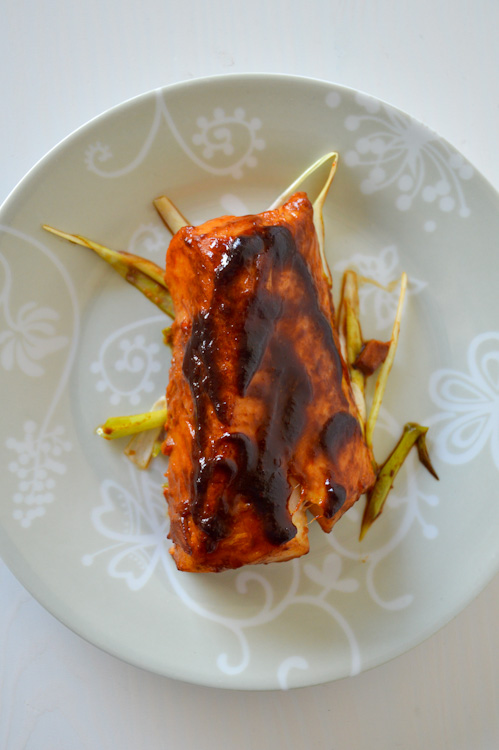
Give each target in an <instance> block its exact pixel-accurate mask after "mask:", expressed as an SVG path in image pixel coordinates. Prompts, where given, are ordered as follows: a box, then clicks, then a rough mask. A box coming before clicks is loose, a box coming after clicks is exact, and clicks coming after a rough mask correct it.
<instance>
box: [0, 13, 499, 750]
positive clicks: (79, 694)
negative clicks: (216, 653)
mask: <svg viewBox="0 0 499 750" xmlns="http://www.w3.org/2000/svg"><path fill="white" fill-rule="evenodd" d="M498 28H499V3H497V0H478V2H476V3H471V2H470V1H469V0H440V1H439V2H435V0H403V1H402V2H395V1H394V0H378V1H377V0H373V2H366V1H365V0H364V1H362V0H351V1H350V2H348V1H347V0H310V2H308V3H305V2H301V1H299V0H287V1H285V0H252V2H245V3H242V2H238V1H237V0H232V2H230V1H229V0H211V2H209V3H208V2H203V0H185V1H184V2H183V3H177V2H173V0H143V1H142V2H140V3H139V2H133V0H86V1H85V2H66V1H65V0H46V2H35V0H17V2H15V3H14V2H10V3H4V5H3V12H2V24H1V29H2V45H1V46H0V70H1V77H0V80H1V82H2V87H1V91H2V94H3V102H2V116H1V117H0V143H1V153H2V169H1V170H0V199H3V198H4V197H6V196H7V194H8V192H9V191H10V190H11V189H12V188H13V187H14V186H15V184H16V183H17V182H18V180H20V179H21V177H22V176H23V175H24V174H25V172H26V171H27V170H28V169H29V168H30V167H31V166H32V165H33V164H34V163H35V162H36V161H37V160H38V159H39V158H40V157H41V156H42V155H43V154H44V153H45V152H46V151H47V150H48V149H49V148H51V147H52V146H53V145H54V144H55V143H57V142H58V141H59V140H60V139H61V138H63V137H64V136H65V135H67V134H68V133H69V132H71V131H72V130H73V129H75V128H76V127H78V126H79V125H81V124H82V123H84V122H86V121H87V120H89V119H90V118H92V117H94V116H95V115H97V114H99V113H101V112H102V111H104V110H106V109H108V108H109V107H110V106H113V105H115V104H118V103H119V102H121V101H123V100H124V99H128V98H130V97H133V96H135V95H137V94H140V93H142V92H143V91H147V90H150V89H153V88H156V87H160V86H163V85H166V84H169V83H173V82H176V81H181V80H185V79H188V78H193V77H198V76H205V75H211V74H219V73H237V72H246V71H251V72H263V71H266V72H279V73H292V74H298V75H306V76H312V77H317V78H323V79H327V80H330V81H334V82H337V83H341V84H344V85H347V86H352V87H354V88H357V89H361V90H363V91H366V92H368V93H370V94H372V95H374V96H376V97H379V98H381V99H383V100H385V101H388V102H390V103H392V104H394V105H396V106H398V107H400V108H401V109H404V110H406V111H407V112H409V113H411V114H412V115H413V116H415V117H416V118H417V119H419V120H421V121H423V122H425V123H426V124H428V125H429V126H430V127H431V128H433V129H434V130H436V131H437V132H439V133H440V134H441V135H443V136H444V137H445V138H446V139H447V140H449V141H450V142H451V143H452V144H453V145H454V146H456V147H457V148H458V149H459V150H460V151H462V152H463V154H464V155H465V156H466V157H468V158H469V159H470V160H471V161H472V162H473V163H474V165H475V166H476V167H477V168H478V169H479V170H480V171H481V172H482V173H483V174H484V175H485V177H487V178H488V180H489V181H490V182H491V183H492V184H493V185H494V186H495V187H496V188H497V187H498V186H499V147H498V135H499V44H498V42H497V32H498ZM498 478H499V476H498ZM471 522H472V517H471ZM498 621H499V579H498V578H496V579H495V581H493V582H492V583H491V584H490V585H489V586H488V588H487V589H486V590H485V591H484V592H483V593H481V594H480V595H479V596H478V598H477V599H476V600H475V601H474V602H473V603H471V604H470V605H469V606H468V607H467V609H466V610H465V611H464V612H462V613H461V614H460V615H459V616H458V617H457V618H456V619H455V620H454V621H453V622H451V623H450V624H449V625H447V626H446V627H445V628H444V629H443V630H442V631H441V632H439V633H438V634H436V635H435V636H433V637H432V638H430V639H429V640H428V641H426V642H425V643H423V644H422V645H420V646H419V647H417V648H416V649H414V650H413V651H411V652H409V653H407V654H405V655H403V656H401V657H399V658H398V659H396V660H394V661H393V662H391V663H388V664H386V665H384V666H382V667H379V668H377V669H374V670H372V671H370V672H368V673H366V674H362V675H360V676H358V677H355V678H351V679H346V680H342V681H340V682H337V683H333V684H330V685H323V686H318V687H315V688H307V689H303V690H296V691H291V692H288V693H280V692H270V693H263V692H262V693H238V692H228V691H221V690H215V689H208V688H201V687H196V686H191V685H186V684H182V683H177V682H174V681H172V680H168V679H165V678H161V677H158V676H155V675H152V674H148V673H146V672H143V671H141V670H139V669H136V668H134V667H131V666H128V665H127V664H124V663H121V662H119V661H118V660H116V659H114V658H112V657H111V656H108V655H107V654H105V653H102V652H100V651H98V650H97V649H96V648H95V647H93V646H92V645H89V644H87V643H85V642H84V641H82V640H81V639H80V638H79V637H77V636H76V635H74V634H73V633H71V632H70V631H69V630H67V629H66V628H65V627H64V626H63V625H61V624H60V623H58V622H57V621H56V620H55V619H54V618H53V617H52V616H51V615H50V614H48V613H47V612H46V611H45V610H44V609H43V608H42V607H41V606H40V605H39V604H38V603H37V602H36V601H35V600H34V599H33V598H32V597H31V596H30V595H29V594H27V593H26V592H25V591H24V589H23V588H22V587H21V586H20V584H19V583H18V582H17V581H16V580H15V578H14V577H13V576H12V574H11V573H10V572H9V571H8V569H7V568H6V567H5V566H4V565H2V564H1V563H0V748H2V750H18V749H19V748H29V750H59V749H60V750H80V748H81V749H82V750H83V748H85V750H97V749H100V748H112V749H113V750H114V749H115V748H120V750H132V749H133V750H137V749H138V748H170V747H178V748H186V749H188V750H190V748H203V750H210V749H211V748H213V749H214V748H217V750H218V748H220V747H227V748H237V750H246V749H247V748H258V749H262V750H265V749H266V748H283V747H286V748H289V749H290V750H294V748H300V750H301V749H302V748H304V747H310V748H314V750H315V749H316V748H317V750H333V749H334V750H336V749H337V748H349V749H350V748H352V749H354V750H357V749H359V750H364V749H365V750H389V749H391V748H403V750H412V749H413V748H414V750H416V748H417V749H419V748H425V747H428V748H437V749H439V750H440V749H441V748H452V750H493V749H494V748H497V747H499V627H498V625H497V623H498Z"/></svg>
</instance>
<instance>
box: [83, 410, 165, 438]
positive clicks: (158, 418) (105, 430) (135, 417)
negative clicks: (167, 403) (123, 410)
mask: <svg viewBox="0 0 499 750" xmlns="http://www.w3.org/2000/svg"><path fill="white" fill-rule="evenodd" d="M165 422H166V408H164V409H159V410H157V411H148V412H145V413H144V414H132V415H131V416H127V417H110V418H109V419H108V420H106V421H105V422H104V424H102V425H100V427H97V430H96V432H97V435H100V437H103V438H105V439H106V440H115V439H116V438H122V437H127V436H129V435H135V434H136V433H137V432H145V431H146V430H154V429H157V428H158V427H163V425H164V424H165Z"/></svg>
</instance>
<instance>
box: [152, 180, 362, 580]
mask: <svg viewBox="0 0 499 750" xmlns="http://www.w3.org/2000/svg"><path fill="white" fill-rule="evenodd" d="M166 281H167V284H168V286H169V288H170V289H171V290H172V295H173V298H174V303H175V309H176V320H175V323H174V326H173V341H174V356H173V363H172V370H171V376H170V384H169V386H168V390H167V398H168V408H169V415H170V416H169V419H170V424H169V431H170V435H169V444H168V452H169V453H170V454H171V459H170V467H169V472H168V485H169V488H168V490H167V492H166V497H167V500H168V503H169V508H170V516H171V531H170V537H171V538H172V540H173V542H174V547H173V555H174V557H175V559H176V561H177V564H178V565H179V567H181V569H188V570H219V569H222V568H225V567H238V566H239V565H243V564H246V563H248V562H259V561H262V560H264V561H268V560H270V559H287V558H288V557H290V556H296V555H297V554H303V553H304V552H306V551H307V550H308V544H307V543H306V528H304V527H303V524H302V523H301V520H300V521H299V520H297V519H298V516H297V513H294V510H293V509H292V508H290V507H289V500H290V496H291V494H292V491H293V489H294V488H295V487H296V486H297V485H298V484H299V485H301V503H302V509H301V512H303V507H304V506H305V505H311V506H312V507H313V509H314V512H315V513H316V514H317V515H318V516H319V521H321V518H322V519H323V522H324V523H325V524H326V525H327V524H330V523H332V522H333V521H334V520H335V519H337V517H339V515H341V513H342V512H344V510H345V509H346V508H347V507H349V506H350V505H351V504H352V503H353V502H354V501H355V500H356V499H357V498H358V496H359V494H360V492H361V491H363V490H364V489H365V488H366V487H367V485H368V484H369V482H370V481H371V480H372V469H371V468H370V455H369V452H368V450H367V448H366V446H365V444H364V443H363V440H362V435H361V431H360V428H359V425H358V422H357V419H356V411H355V407H354V405H353V399H352V397H351V392H350V387H349V383H348V380H347V374H346V367H345V365H344V363H343V362H342V359H341V356H340V354H339V344H338V340H337V336H336V333H335V330H334V326H333V315H334V311H333V307H332V301H331V296H330V293H329V289H328V287H327V283H326V281H325V279H324V276H323V274H322V268H321V265H320V258H319V254H318V248H317V240H316V235H315V230H314V228H313V217H312V208H311V206H310V203H309V202H308V199H307V198H306V196H304V195H303V194H298V195H297V196H294V197H293V198H292V199H291V200H290V201H289V202H288V204H286V206H284V207H283V208H281V209H277V210H276V211H272V212H267V213H265V214H260V215H258V216H248V217H241V218H240V219H236V218H234V217H225V218H222V219H219V220H216V221H212V222H207V223H206V224H205V225H203V226H201V227H197V228H192V227H189V228H185V229H184V230H181V232H179V233H178V234H177V235H176V236H175V237H174V239H173V240H172V244H171V245H170V248H169V250H168V255H167V272H166ZM185 295H187V298H186V296H185ZM345 446H347V447H348V446H350V447H349V448H348V449H347V451H346V452H345ZM347 454H348V455H347ZM355 456H356V458H355ZM345 460H347V461H348V462H349V463H350V464H352V462H353V466H351V469H352V470H353V472H354V474H355V476H354V480H353V481H352V480H351V479H350V480H348V481H345V477H344V473H345V472H344V466H343V464H344V462H345ZM356 464H357V466H356ZM243 518H244V519H245V525H244V527H242V524H241V520H242V519H243ZM300 518H301V517H300Z"/></svg>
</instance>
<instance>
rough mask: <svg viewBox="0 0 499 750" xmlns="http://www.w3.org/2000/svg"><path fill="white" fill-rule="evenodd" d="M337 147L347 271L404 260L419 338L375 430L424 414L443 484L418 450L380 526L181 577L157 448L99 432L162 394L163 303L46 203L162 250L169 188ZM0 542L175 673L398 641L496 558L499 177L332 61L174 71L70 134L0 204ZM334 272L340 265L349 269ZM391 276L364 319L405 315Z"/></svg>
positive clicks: (69, 616) (262, 188)
mask: <svg viewBox="0 0 499 750" xmlns="http://www.w3.org/2000/svg"><path fill="white" fill-rule="evenodd" d="M332 149H336V150H338V151H339V153H340V166H339V169H338V174H337V177H336V179H335V182H334V185H333V188H332V190H331V193H330V195H329V197H328V200H327V207H326V231H327V248H328V256H329V261H330V265H331V267H332V268H333V269H334V271H335V272H336V277H337V276H338V274H339V272H340V271H341V270H342V269H343V268H344V267H345V266H346V265H347V264H350V265H353V266H355V267H357V268H358V269H359V270H360V271H361V272H362V273H363V274H365V275H367V276H371V277H374V278H376V279H377V280H379V281H380V282H382V283H383V284H386V283H388V282H390V281H392V280H393V279H395V278H396V277H398V276H399V275H400V272H401V271H402V270H403V269H405V270H406V271H407V272H408V274H409V277H410V280H411V281H410V285H409V295H408V298H407V303H406V308H405V314H404V320H403V326H402V335H401V344H400V348H399V351H398V353H397V359H396V363H395V366H394V368H393V371H392V374H391V380H390V388H389V393H388V395H387V398H386V401H385V408H384V411H383V414H382V418H381V421H380V423H379V425H378V427H377V430H376V435H375V445H377V446H378V448H377V456H378V458H379V459H380V460H381V459H382V458H383V457H384V455H385V453H386V451H387V450H388V449H389V447H390V445H391V444H393V442H394V441H395V440H396V439H397V437H398V435H399V433H400V429H401V426H402V425H403V423H404V422H406V421H410V420H415V421H420V422H423V423H425V422H426V423H430V424H431V429H430V433H429V443H430V447H431V450H432V452H433V454H434V457H435V463H436V466H437V470H438V472H439V474H440V477H441V481H440V482H439V483H437V482H436V481H435V480H434V479H433V478H432V477H431V476H430V475H429V474H427V473H426V471H425V470H424V469H423V468H422V467H421V466H420V465H418V464H417V461H416V458H415V456H411V457H410V460H409V462H408V463H407V466H406V467H405V468H404V469H403V471H402V472H401V473H400V474H399V476H398V478H397V480H396V486H395V490H394V492H393V494H392V496H391V498H390V501H389V507H388V508H387V509H386V512H385V513H384V514H383V516H382V518H381V519H380V520H379V521H378V522H377V523H376V524H375V526H374V527H373V529H372V530H371V531H370V532H369V534H368V535H367V536H366V538H365V540H364V541H363V542H362V544H359V542H358V541H357V536H358V530H359V521H360V513H361V508H360V505H359V507H355V508H353V509H352V511H351V512H349V513H348V514H347V516H346V517H345V518H344V519H342V521H341V523H340V524H338V526H337V527H336V528H335V530H334V533H333V534H331V535H330V536H326V535H323V534H322V532H321V531H320V530H319V529H318V528H315V527H314V526H312V529H311V542H312V551H311V552H310V554H309V555H308V556H306V557H305V558H303V559H301V560H298V561H293V562H290V563H286V564H283V565H274V566H267V567H258V568H251V569H250V568H248V569H243V570H240V571H235V572H228V573H223V574H218V575H213V574H205V575H189V574H180V573H178V572H177V571H176V569H175V566H174V564H173V562H172V560H171V558H170V556H169V554H168V543H167V542H166V541H165V535H166V532H167V520H166V515H165V506H164V501H163V497H162V490H161V483H162V472H163V471H164V465H163V464H162V463H161V461H158V462H157V463H156V466H155V468H154V470H153V471H151V472H145V473H144V472H142V473H140V472H138V471H136V470H134V469H133V467H132V466H131V465H130V464H129V463H127V461H126V459H124V458H123V457H122V455H121V452H120V450H119V447H118V446H116V445H114V444H113V445H111V444H105V443H103V442H101V441H100V439H99V438H97V437H96V436H95V435H94V434H93V429H94V428H95V426H96V425H97V424H99V423H100V422H101V421H103V419H104V418H105V417H107V416H110V415H112V414H119V413H127V412H128V413H129V412H134V411H141V410H145V409H147V408H148V407H149V405H150V404H151V402H152V401H153V400H154V399H155V396H156V394H159V393H161V392H162V391H163V390H164V386H165V383H166V379H167V367H168V354H167V351H166V348H165V347H164V346H163V345H162V343H161V329H162V327H163V326H164V322H165V318H164V317H163V316H162V315H161V313H159V311H157V310H156V308H154V307H152V306H150V305H149V304H148V303H147V301H146V300H145V299H144V298H142V297H141V296H140V295H139V294H138V293H137V292H136V291H135V290H133V289H132V288H131V287H129V286H127V285H126V284H124V283H123V281H122V280H121V279H120V278H119V277H118V276H117V275H116V274H114V273H113V272H112V271H111V269H109V267H108V266H106V265H105V264H103V263H102V262H101V261H99V260H98V259H97V258H96V257H95V256H94V255H93V254H92V253H91V252H90V251H89V252H87V251H85V250H84V249H82V248H76V247H73V246H70V245H67V244H65V243H63V242H62V241H60V240H58V239H57V238H54V237H52V236H49V235H47V234H45V233H44V232H43V231H42V230H41V228H40V225H41V224H42V223H43V222H46V223H49V224H52V225H54V226H57V227H60V228H62V229H65V230H67V231H71V232H76V233H81V234H85V235H87V236H89V237H92V238H93V239H96V240H99V241H101V242H102V243H104V244H108V245H110V246H112V247H115V248H121V249H128V250H131V251H134V252H137V253H139V254H145V255H148V256H149V257H151V258H152V259H154V260H155V261H157V262H158V263H160V264H162V263H163V259H164V254H165V251H166V247H167V244H168V241H169V236H168V233H167V232H166V230H165V229H164V228H163V226H162V224H161V222H160V221H159V219H158V218H157V216H156V214H155V212H154V210H153V208H152V206H151V200H152V199H153V198H154V197H156V196H157V195H158V194H160V193H167V194H169V195H170V196H171V197H172V198H173V199H174V200H175V201H176V202H177V204H178V205H179V206H180V207H181V209H182V211H183V212H184V213H185V214H186V215H187V216H188V217H189V218H190V220H191V221H192V222H199V221H202V220H204V219H207V218H210V217H213V216H216V215H220V214H224V213H240V212H247V211H260V210H263V209H264V208H265V207H266V206H267V205H268V204H269V203H270V202H271V200H272V199H273V198H274V197H275V196H276V195H277V194H278V193H279V192H280V191H281V190H282V189H283V188H284V187H285V186H286V185H287V184H288V183H289V182H290V181H291V180H292V179H293V178H294V177H295V176H297V175H298V174H299V173H300V172H301V171H302V170H303V169H304V168H305V167H306V166H308V165H309V164H310V163H311V162H312V161H314V160H315V159H316V158H317V157H318V156H320V155H321V154H323V153H325V152H327V151H330V150H332ZM0 223H1V225H2V231H1V233H0V310H1V315H2V318H1V329H0V331H1V332H0V373H1V379H2V380H1V382H2V393H3V394H4V395H3V399H2V402H3V406H2V451H1V460H2V480H3V492H2V503H1V527H0V545H1V546H0V549H1V551H2V554H3V556H4V557H5V560H6V562H7V564H8V565H10V567H11V568H12V570H13V571H14V573H15V574H16V575H17V576H18V578H19V580H20V581H21V582H22V583H23V584H24V585H25V586H26V587H27V588H28V589H29V590H30V591H31V592H32V593H33V594H34V595H35V596H36V597H37V598H38V599H39V601H40V602H42V604H43V605H44V606H45V607H46V608H47V609H48V610H50V611H51V612H52V613H53V614H54V615H55V616H56V617H58V618H59V619H60V620H62V621H63V622H64V623H66V624H67V625H68V626H69V627H71V628H72V629H73V630H75V631H76V632H77V633H79V634H81V635H82V636H83V637H85V638H86V639H88V640H89V641H91V642H92V643H94V644H96V645H97V646H100V647H101V648H103V649H105V650H106V651H108V652H110V653H112V654H115V655H116V656H119V657H121V658H122V659H125V660H126V661H129V662H131V663H133V664H136V665H140V666H141V667H144V668H146V669H149V670H153V671H155V672H158V673H161V674H164V675H169V676H171V677H175V678H179V679H183V680H187V681H191V682H196V683H201V684H205V685H215V686H223V687H227V688H277V687H293V686H303V685H310V684H317V683H320V682H324V681H328V680H333V679H336V678H340V677H343V676H346V675H352V674H356V673H358V672H360V671H363V670H365V669H367V668H369V667H372V666H374V665H377V664H381V663H382V662H384V661H386V660H387V659H389V658H390V657H393V656H395V655H397V654H401V653H402V652H404V651H406V650H407V649H408V648H410V647H411V646H414V645H415V644H417V643H419V642H420V641H421V640H423V639H424V638H425V637H426V636H428V635H430V634H431V633H433V632H434V631H436V630H437V629H438V628H440V627H441V626H442V625H443V624H444V623H446V622H447V621H448V620H449V619H450V618H451V617H452V616H453V615H455V614H456V613H457V612H458V611H459V610H460V609H462V608H463V607H464V606H465V605H466V604H467V603H468V602H469V601H470V599H471V598H472V597H473V596H474V595H475V594H476V593H478V591H479V590H480V589H481V588H482V587H483V586H484V585H485V583H486V582H487V581H488V580H489V579H490V578H491V577H492V575H493V574H494V572H495V571H496V570H497V562H498V545H497V530H498V523H499V503H498V498H497V484H498V480H499V410H498V405H499V316H498V302H497V279H498V278H499V265H498V254H497V237H498V236H499V220H498V198H497V195H496V193H495V192H494V191H493V189H492V188H491V187H490V185H488V184H487V183H486V182H485V180H484V179H483V178H482V177H481V176H480V175H479V174H477V173H476V172H475V170H474V169H473V167H472V166H471V165H470V164H468V163H467V162H466V161H465V160H464V158H463V157H462V156H461V155H460V154H459V153H457V152H456V151H455V150H454V149H453V148H452V147H450V146H449V145H448V144H447V143H445V142H444V141H443V140H442V139H441V138H439V137H438V136H437V135H435V133H433V132H432V131H430V130H428V129H427V128H426V127H424V126H422V125H420V124H418V123H417V122H415V121H414V120H412V119H411V118H410V117H409V116H407V115H405V114H403V113H401V112H399V111H397V110H395V109H393V108H392V107H389V106H387V105H385V104H382V103H381V102H379V101H376V100H374V99H372V98H368V97H366V96H365V95H361V94H359V93H356V92H354V91H351V90H348V89H344V88H341V87H338V86H335V85H332V84H329V83H324V82H318V81H311V80H306V79H300V78H288V77H279V76H263V75H248V76H231V77H221V78H214V79H206V80H201V81H192V82H189V83H185V84H180V85H176V86H171V87H168V88H166V89H164V90H162V91H157V92H153V93H150V94H146V95H145V96H142V97H140V98H138V99H135V100H133V101H131V102H127V103H125V104H123V105H122V106H120V107H117V108H115V109H113V110H111V111H110V112H108V113H106V114H105V115H103V116H102V117H99V118H97V119H96V120H94V121H93V122H91V123H90V124H88V125H86V126H85V127H83V128H82V129H81V130H79V131H78V132H76V133H75V134H73V135H72V136H71V137H69V138H68V139H67V140H65V141H64V142H63V143H62V144H61V145H60V146H58V147H57V148H56V149H54V150H53V151H52V152H51V153H50V154H49V155H48V156H47V157H46V158H45V159H43V160H42V161H41V162H40V164H38V165H37V166H36V167H35V168H34V169H33V170H32V171H31V172H30V174H29V175H28V176H27V177H26V178H25V179H24V180H23V182H22V183H21V184H20V185H19V187H18V188H17V189H16V190H15V191H14V192H13V194H12V195H11V196H10V198H9V199H8V200H7V202H6V203H5V205H4V206H3V208H2V211H1V215H0ZM336 288H337V284H336ZM394 305H395V296H389V295H387V294H386V293H385V292H383V291H382V290H380V289H376V288H375V287H364V288H363V291H362V307H363V313H364V319H365V320H366V324H365V333H366V335H368V336H369V335H374V336H376V337H378V338H383V337H387V336H388V334H389V330H390V325H391V322H390V321H391V319H392V316H393V312H394Z"/></svg>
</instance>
